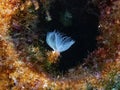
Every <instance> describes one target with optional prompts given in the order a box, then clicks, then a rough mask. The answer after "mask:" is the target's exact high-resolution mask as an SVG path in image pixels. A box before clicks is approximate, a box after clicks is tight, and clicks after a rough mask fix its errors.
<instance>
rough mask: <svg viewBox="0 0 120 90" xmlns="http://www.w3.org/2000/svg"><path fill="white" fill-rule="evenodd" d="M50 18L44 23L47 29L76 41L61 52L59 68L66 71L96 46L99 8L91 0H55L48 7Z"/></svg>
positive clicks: (78, 62)
mask: <svg viewBox="0 0 120 90" xmlns="http://www.w3.org/2000/svg"><path fill="white" fill-rule="evenodd" d="M50 15H51V17H52V20H51V21H49V22H46V23H45V27H46V29H47V31H53V30H55V29H56V30H58V31H60V32H62V33H64V34H66V35H67V36H70V37H71V38H72V39H74V40H75V41H76V42H75V44H74V45H73V46H72V47H71V48H70V49H68V50H67V51H65V52H63V53H61V58H60V61H59V63H58V64H59V67H58V68H59V70H60V71H66V70H68V69H70V68H73V67H75V66H76V65H78V64H82V63H83V62H84V60H83V59H84V58H86V57H87V56H88V55H89V53H90V52H92V51H93V50H95V49H96V48H97V42H96V36H97V35H98V34H99V32H98V24H99V15H100V13H99V9H98V7H97V5H95V4H94V2H92V1H91V0H56V1H55V2H54V3H53V4H52V5H51V7H50Z"/></svg>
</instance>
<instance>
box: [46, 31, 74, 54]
mask: <svg viewBox="0 0 120 90" xmlns="http://www.w3.org/2000/svg"><path fill="white" fill-rule="evenodd" d="M46 42H47V44H48V45H49V46H50V47H51V48H52V49H53V50H54V51H55V52H59V53H60V52H64V51H66V50H68V49H69V48H70V47H71V46H72V45H73V44H74V43H75V41H74V40H72V39H71V38H70V37H68V36H64V35H63V34H61V33H59V32H57V31H53V32H48V33H47V37H46Z"/></svg>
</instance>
